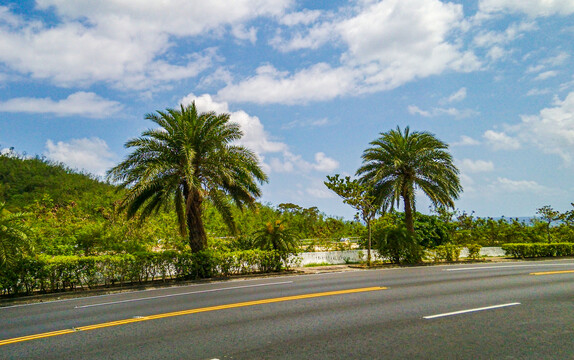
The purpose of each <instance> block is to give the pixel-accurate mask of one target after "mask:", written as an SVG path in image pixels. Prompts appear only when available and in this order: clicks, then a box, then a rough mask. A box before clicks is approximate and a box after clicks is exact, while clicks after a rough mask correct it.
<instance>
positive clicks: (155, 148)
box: [108, 103, 267, 252]
mask: <svg viewBox="0 0 574 360" xmlns="http://www.w3.org/2000/svg"><path fill="white" fill-rule="evenodd" d="M145 118H146V119H147V120H151V121H153V122H154V123H156V124H158V125H159V126H160V128H156V129H150V130H146V131H144V132H143V133H142V135H141V136H140V137H139V138H136V139H132V140H130V141H128V142H127V143H126V144H125V147H126V148H134V151H133V152H132V153H131V154H130V155H128V157H127V158H126V159H125V160H124V161H123V162H121V163H120V164H118V165H117V166H115V167H114V168H112V169H111V170H109V171H108V179H111V180H112V181H117V182H120V183H121V187H123V188H125V189H127V192H126V194H125V197H124V198H123V199H122V201H121V203H120V207H119V209H120V210H126V212H127V215H128V217H129V218H131V217H133V216H135V214H136V213H137V212H138V210H140V209H141V217H142V218H145V217H147V216H149V215H151V214H153V213H157V212H158V211H159V210H160V209H161V208H167V206H168V205H170V204H174V206H175V210H176V213H177V218H178V223H179V230H180V233H181V234H182V236H185V235H186V234H187V236H188V238H189V245H190V247H191V250H192V251H193V252H198V251H201V250H202V249H204V248H205V247H206V246H207V236H206V233H205V228H204V226H203V220H202V203H203V201H204V200H206V199H209V200H210V201H211V202H212V203H213V205H214V206H215V207H216V209H217V210H218V212H219V213H220V214H221V215H222V216H223V219H224V220H225V222H226V224H227V225H228V226H229V228H230V229H231V230H233V231H234V230H235V225H234V221H233V216H232V211H231V210H232V209H231V206H232V203H234V204H235V205H237V206H238V207H239V208H240V209H242V206H243V205H244V204H247V205H253V204H254V203H255V198H256V197H259V196H261V190H260V188H259V186H258V184H261V183H263V182H266V181H267V175H265V173H264V172H263V170H261V167H260V165H259V161H258V159H257V157H256V155H255V154H254V153H253V152H252V151H250V150H248V149H246V148H245V147H242V146H238V145H234V144H233V143H234V142H235V141H237V140H239V139H240V138H241V136H242V135H243V134H242V132H241V130H240V129H239V125H238V124H236V123H232V122H230V121H229V114H219V115H217V114H216V113H215V112H207V113H198V111H197V108H196V106H195V103H192V104H191V105H189V106H187V107H184V106H183V105H181V108H180V109H179V110H174V109H166V110H165V111H157V114H155V113H154V114H147V115H146V116H145Z"/></svg>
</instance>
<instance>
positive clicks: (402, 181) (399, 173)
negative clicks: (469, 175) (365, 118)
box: [357, 126, 462, 234]
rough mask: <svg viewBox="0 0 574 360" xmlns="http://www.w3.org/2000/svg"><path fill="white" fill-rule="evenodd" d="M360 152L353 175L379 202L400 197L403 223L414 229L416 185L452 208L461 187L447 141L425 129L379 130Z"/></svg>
mask: <svg viewBox="0 0 574 360" xmlns="http://www.w3.org/2000/svg"><path fill="white" fill-rule="evenodd" d="M370 145H371V147H370V148H368V149H366V150H365V151H364V152H363V155H362V159H363V164H362V166H361V167H360V168H359V169H358V170H357V175H359V176H361V178H360V180H361V181H362V182H363V183H365V184H370V186H372V187H373V189H374V190H373V191H374V194H375V196H377V198H378V199H379V202H380V201H382V200H383V199H386V200H387V201H389V202H390V204H391V206H393V204H395V203H396V204H397V206H398V205H399V203H400V200H401V199H402V200H403V206H404V212H405V225H406V228H407V230H408V231H409V232H410V233H411V234H414V233H415V228H414V212H415V191H416V190H417V189H420V190H422V191H423V193H424V194H426V196H428V197H429V199H430V200H431V202H432V204H433V205H434V206H435V207H441V206H442V207H447V208H454V200H456V199H457V198H458V196H459V194H460V192H461V191H462V186H461V185H460V180H459V177H458V174H459V171H458V169H457V168H456V166H455V165H454V164H453V159H452V156H451V155H450V154H449V153H448V152H447V151H446V150H447V149H448V145H447V144H446V143H444V142H442V141H440V140H438V139H437V138H436V137H435V136H434V135H433V134H431V133H428V132H418V131H415V132H410V130H409V127H408V126H407V127H406V128H405V130H404V132H403V131H401V129H400V128H399V127H398V126H397V129H396V130H390V131H388V132H386V133H381V134H380V137H379V138H378V139H376V140H374V141H372V142H371V143H370Z"/></svg>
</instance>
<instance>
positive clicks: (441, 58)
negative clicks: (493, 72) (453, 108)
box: [218, 0, 481, 104]
mask: <svg viewBox="0 0 574 360" xmlns="http://www.w3.org/2000/svg"><path fill="white" fill-rule="evenodd" d="M352 10H353V11H349V9H346V10H345V11H341V13H340V14H338V15H336V16H333V17H332V18H329V19H328V21H324V22H319V23H317V24H315V25H314V26H312V27H311V28H310V29H309V30H308V32H307V33H306V34H301V33H296V35H294V36H293V37H292V38H291V39H290V40H284V39H281V38H280V37H277V38H276V39H275V40H274V41H273V45H274V46H276V47H277V48H279V49H280V50H282V51H291V50H298V49H304V48H308V49H316V48H317V47H319V46H321V45H323V44H325V43H326V42H327V41H329V43H333V42H335V43H341V44H343V46H345V47H346V49H347V50H346V52H345V53H344V54H343V55H342V56H341V58H340V64H338V65H331V64H326V63H320V64H315V65H312V66H309V67H307V68H304V69H299V70H296V71H294V72H293V73H286V72H281V71H279V70H277V69H276V68H274V67H273V66H271V65H265V66H262V67H260V68H259V69H258V70H257V74H256V75H255V76H253V77H250V78H247V79H243V80H240V81H239V82H236V83H231V84H228V86H227V87H226V88H224V89H222V90H221V91H220V92H219V93H218V95H219V96H220V97H221V98H223V99H226V100H229V101H231V100H233V101H248V102H256V103H285V104H293V103H307V102H309V101H322V100H330V99H333V98H336V97H339V96H343V95H357V94H361V93H367V92H376V91H381V90H390V89H393V88H396V87H398V86H401V85H403V84H405V83H407V82H410V81H413V80H415V79H417V78H424V77H428V76H431V75H438V74H441V73H443V72H445V71H448V70H453V71H463V72H464V71H473V70H477V69H479V68H480V66H481V64H480V62H479V61H478V59H477V58H476V56H475V55H474V54H473V53H470V52H463V51H461V49H460V44H459V43H457V42H450V38H451V36H452V35H453V34H454V33H456V32H457V31H460V30H461V27H462V26H463V25H462V24H463V23H464V16H463V12H462V6H461V5H456V4H452V3H442V2H440V1H437V0H400V1H399V0H387V1H382V2H359V4H358V5H357V7H356V8H355V9H352Z"/></svg>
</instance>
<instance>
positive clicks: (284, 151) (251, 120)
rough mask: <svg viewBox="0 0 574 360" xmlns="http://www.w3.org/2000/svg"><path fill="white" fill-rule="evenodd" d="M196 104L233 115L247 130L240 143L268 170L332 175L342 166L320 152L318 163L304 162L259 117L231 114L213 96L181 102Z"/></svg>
mask: <svg viewBox="0 0 574 360" xmlns="http://www.w3.org/2000/svg"><path fill="white" fill-rule="evenodd" d="M192 101H195V105H196V106H197V107H198V109H199V111H202V112H203V111H215V112H216V113H228V114H230V120H231V121H233V122H235V123H238V124H239V126H240V127H241V130H242V131H243V137H242V138H241V140H239V141H238V143H239V144H241V145H243V146H245V147H247V148H249V149H251V150H252V151H254V152H255V153H256V154H257V156H258V157H259V159H260V160H261V161H262V162H263V163H264V167H265V169H266V170H267V171H274V172H280V173H281V172H282V173H285V172H287V173H291V172H295V171H298V172H310V171H317V172H331V171H333V170H335V169H337V168H338V167H339V162H338V161H336V160H335V159H332V158H330V157H328V156H327V155H326V154H325V153H323V152H318V153H316V154H315V155H314V162H309V161H306V160H304V159H303V158H302V156H301V155H298V154H294V153H293V152H291V151H290V149H289V146H288V145H287V144H285V143H283V142H280V141H274V140H272V136H271V135H270V134H269V133H268V132H267V131H265V129H264V126H263V124H262V123H261V120H259V118H258V117H257V116H251V115H249V114H247V113H246V112H245V111H243V110H239V111H230V110H229V106H228V104H227V103H226V102H219V101H216V100H214V99H213V98H212V97H211V95H209V94H203V95H201V96H196V95H194V94H189V95H188V96H186V97H184V98H183V99H182V100H181V101H180V103H181V104H183V105H184V106H185V105H187V104H190V103H191V102H192ZM267 158H270V160H269V161H267V160H266V159H267Z"/></svg>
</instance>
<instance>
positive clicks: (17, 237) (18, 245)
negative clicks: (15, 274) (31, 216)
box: [0, 203, 32, 267]
mask: <svg viewBox="0 0 574 360" xmlns="http://www.w3.org/2000/svg"><path fill="white" fill-rule="evenodd" d="M24 217H25V214H23V213H14V214H12V213H10V212H9V211H8V210H6V204H5V203H0V267H1V266H3V265H6V264H8V265H10V264H11V263H13V262H14V261H16V259H17V258H18V257H20V256H22V255H24V254H26V253H30V252H31V250H32V241H31V239H30V237H29V235H28V233H29V228H28V227H27V226H26V224H25V223H24Z"/></svg>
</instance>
